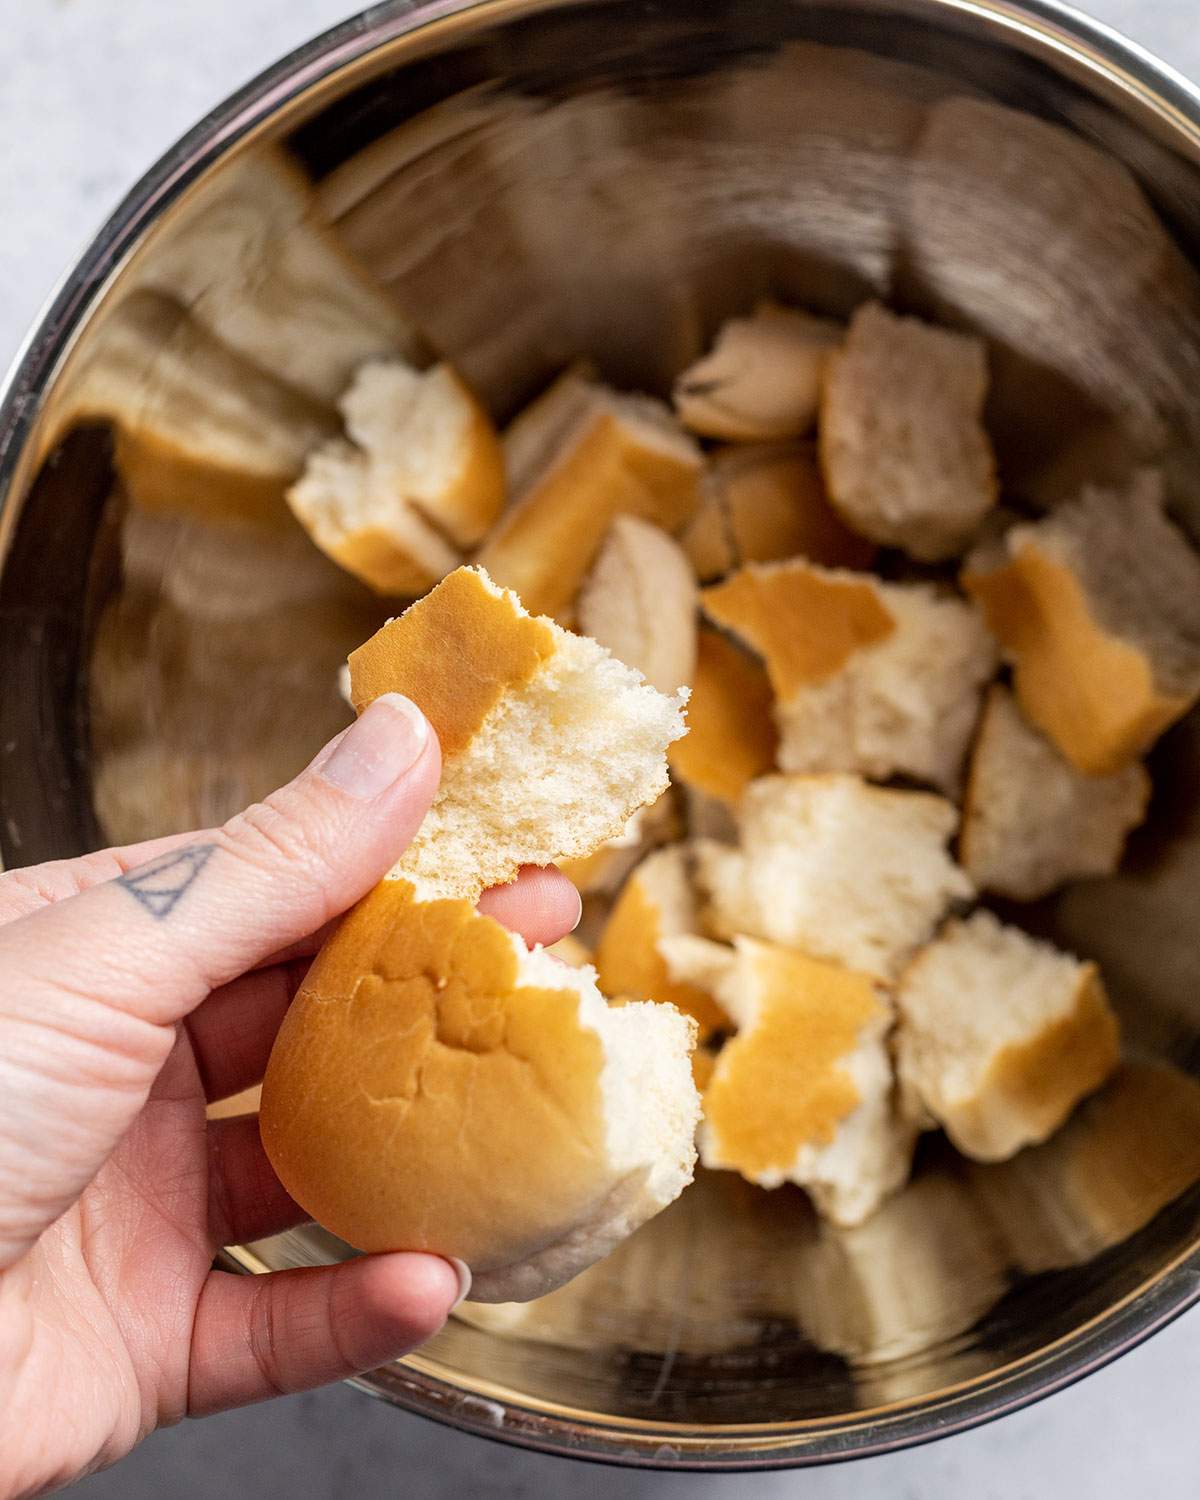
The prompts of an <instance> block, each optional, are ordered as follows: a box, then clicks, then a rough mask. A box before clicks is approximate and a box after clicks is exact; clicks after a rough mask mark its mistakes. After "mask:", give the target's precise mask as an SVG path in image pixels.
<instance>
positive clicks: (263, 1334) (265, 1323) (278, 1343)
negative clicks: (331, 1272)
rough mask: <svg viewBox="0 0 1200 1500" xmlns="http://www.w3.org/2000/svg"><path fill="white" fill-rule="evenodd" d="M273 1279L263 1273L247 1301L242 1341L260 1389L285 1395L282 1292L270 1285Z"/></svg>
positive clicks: (287, 1392) (283, 1294)
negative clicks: (244, 1341)
mask: <svg viewBox="0 0 1200 1500" xmlns="http://www.w3.org/2000/svg"><path fill="white" fill-rule="evenodd" d="M274 1280H275V1278H274V1277H271V1276H266V1277H263V1278H262V1280H261V1282H260V1283H259V1285H258V1289H257V1295H256V1296H254V1297H253V1298H252V1299H251V1301H250V1306H249V1311H248V1315H247V1324H246V1341H247V1346H248V1348H249V1351H250V1357H251V1359H252V1360H253V1361H254V1367H255V1369H256V1370H257V1371H258V1373H259V1375H260V1376H261V1378H262V1382H263V1387H264V1389H265V1390H267V1391H269V1392H270V1393H271V1395H273V1396H286V1395H288V1394H289V1393H290V1387H289V1385H288V1383H287V1380H286V1378H285V1376H284V1373H283V1361H282V1351H283V1339H284V1328H283V1325H284V1323H285V1322H286V1319H285V1318H284V1317H283V1315H282V1310H281V1307H280V1304H281V1302H282V1301H283V1298H284V1297H285V1296H286V1293H285V1291H284V1289H283V1288H282V1287H281V1286H279V1285H274V1286H272V1285H271V1283H272V1282H273V1281H274Z"/></svg>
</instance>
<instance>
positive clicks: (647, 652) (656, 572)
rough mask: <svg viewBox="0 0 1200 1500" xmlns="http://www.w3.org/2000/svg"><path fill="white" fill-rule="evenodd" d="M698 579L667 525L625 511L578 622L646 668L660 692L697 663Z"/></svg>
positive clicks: (683, 682) (681, 681)
mask: <svg viewBox="0 0 1200 1500" xmlns="http://www.w3.org/2000/svg"><path fill="white" fill-rule="evenodd" d="M697 606H698V595H697V590H696V580H695V577H694V576H693V573H692V568H691V565H690V563H689V562H688V559H687V555H686V553H685V552H684V551H683V549H682V548H681V547H680V545H679V543H678V542H676V541H675V540H674V539H673V538H672V537H670V536H668V535H667V533H666V532H665V531H663V529H662V528H661V527H660V526H653V525H651V523H650V522H649V521H643V520H642V519H641V518H640V517H638V516H617V517H616V518H615V520H614V521H613V523H612V525H611V526H610V527H609V528H608V534H607V536H606V537H605V539H604V543H603V545H602V546H601V548H600V551H599V553H598V555H597V557H596V561H595V563H594V564H593V566H592V570H591V572H590V573H589V574H588V576H587V579H586V580H585V582H584V585H583V588H582V589H581V590H580V594H579V599H578V602H577V605H576V609H575V621H576V626H577V628H578V630H579V632H580V634H581V635H588V636H591V638H592V639H593V640H594V641H596V642H598V644H599V645H601V646H603V647H604V648H605V649H606V650H608V651H611V652H612V654H613V655H614V656H615V657H616V658H617V660H618V661H623V662H624V663H625V665H626V666H627V667H633V668H634V669H635V670H636V671H638V672H640V673H641V674H642V676H643V677H644V678H645V679H646V681H647V682H648V683H649V684H650V686H651V687H656V688H657V689H658V690H659V692H660V693H673V692H675V690H676V689H677V688H681V687H686V686H688V685H689V684H690V683H691V681H692V678H693V676H694V675H695V671H696V614H697Z"/></svg>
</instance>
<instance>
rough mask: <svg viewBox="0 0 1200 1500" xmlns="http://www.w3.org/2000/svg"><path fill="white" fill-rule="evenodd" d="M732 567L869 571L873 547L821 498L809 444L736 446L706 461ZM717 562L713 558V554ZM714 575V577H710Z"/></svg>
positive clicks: (821, 487)
mask: <svg viewBox="0 0 1200 1500" xmlns="http://www.w3.org/2000/svg"><path fill="white" fill-rule="evenodd" d="M706 488H707V489H709V490H710V491H711V492H712V493H713V494H714V495H715V497H716V501H717V505H718V506H719V508H720V510H721V512H722V515H723V518H724V525H725V529H726V532H727V535H728V538H729V551H730V554H731V559H732V562H731V564H730V565H727V566H726V567H725V568H719V569H717V570H716V572H717V573H720V572H727V571H728V567H729V566H732V565H733V563H736V564H737V565H741V564H744V563H750V562H776V561H778V560H780V559H782V558H785V557H806V558H808V559H809V560H810V561H811V562H817V563H823V564H824V565H825V566H826V567H830V568H869V567H870V566H871V563H872V561H873V559H874V557H875V547H874V546H873V544H872V543H871V542H869V541H867V540H866V539H865V538H863V537H861V536H858V535H857V534H856V533H855V532H853V531H851V530H850V529H849V528H848V527H847V526H846V525H844V524H843V522H842V520H841V518H840V517H839V516H838V514H837V512H836V511H835V510H834V509H833V507H832V506H831V505H830V504H829V501H828V500H827V499H826V497H825V485H824V481H823V480H822V478H821V470H820V467H819V465H818V463H817V457H816V453H815V451H814V449H813V447H812V445H811V444H809V443H754V444H746V445H739V444H733V445H731V446H729V447H727V448H720V449H718V450H717V451H716V452H715V453H714V454H713V455H712V458H711V460H710V464H709V475H708V480H707V484H706ZM714 560H715V554H714ZM713 576H715V574H714V575H713Z"/></svg>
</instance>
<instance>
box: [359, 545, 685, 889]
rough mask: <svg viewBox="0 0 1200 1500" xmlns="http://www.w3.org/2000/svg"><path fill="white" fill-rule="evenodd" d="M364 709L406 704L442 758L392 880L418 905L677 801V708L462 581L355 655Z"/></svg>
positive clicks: (620, 669) (490, 587)
mask: <svg viewBox="0 0 1200 1500" xmlns="http://www.w3.org/2000/svg"><path fill="white" fill-rule="evenodd" d="M350 678H351V685H352V695H353V699H354V706H355V708H356V709H357V710H358V711H359V712H361V711H362V709H363V708H365V707H366V705H367V704H368V703H370V702H371V701H372V700H373V699H375V698H377V697H379V695H380V694H381V693H387V692H396V693H403V694H404V695H405V696H406V697H408V698H411V699H412V700H413V702H414V703H416V704H417V705H418V706H419V707H420V708H421V709H422V710H423V712H424V713H425V715H426V717H427V718H428V719H429V721H430V723H431V724H432V725H433V728H434V729H435V731H436V732H437V735H438V739H439V741H440V743H441V748H442V779H441V784H440V785H439V787H438V791H437V795H436V796H435V798H434V801H433V806H432V808H431V809H430V811H429V813H428V814H427V816H426V818H425V821H424V823H422V825H421V828H420V831H419V832H418V833H417V836H416V838H415V839H414V840H413V842H412V843H411V844H410V845H409V848H408V850H407V852H406V853H405V854H404V856H403V857H402V858H401V859H400V861H399V862H398V863H397V865H396V866H395V869H394V870H393V872H392V873H393V875H395V876H397V877H400V878H403V879H406V880H410V881H411V882H412V883H413V884H414V886H415V887H416V889H417V892H418V895H420V896H421V897H422V898H430V897H434V896H461V897H463V898H465V899H468V900H476V899H477V898H478V896H479V894H480V892H481V891H483V890H484V889H485V888H487V887H488V886H493V885H505V884H507V883H508V882H509V881H511V880H513V879H515V878H516V875H517V872H518V870H519V869H520V867H521V865H523V864H533V865H549V864H554V863H555V862H556V861H557V860H559V859H565V858H570V857H572V856H582V855H586V854H589V853H591V852H592V850H594V849H595V848H596V847H597V846H598V845H599V844H601V843H603V842H604V841H605V840H606V839H610V838H616V837H618V836H619V835H620V834H621V833H622V832H623V831H624V829H625V828H626V826H627V824H628V822H629V819H630V818H631V817H632V816H633V814H634V813H635V812H636V811H637V809H638V808H639V807H642V806H645V805H648V804H649V803H652V802H654V801H655V800H656V799H657V798H658V797H660V796H661V795H662V793H663V792H664V791H666V788H667V779H668V778H667V765H666V757H665V751H666V748H667V745H668V744H669V743H670V742H671V741H672V740H673V739H675V738H677V737H678V736H679V735H681V734H682V733H683V732H684V723H683V714H682V712H681V710H682V706H683V704H684V703H685V702H686V693H685V692H684V691H681V692H680V693H679V694H678V695H677V697H676V698H675V699H674V700H672V699H669V698H665V697H664V696H663V695H662V694H661V693H658V692H656V691H655V690H654V689H653V688H650V687H647V686H646V684H645V683H644V682H642V680H641V678H640V677H639V676H638V675H637V673H636V672H634V671H632V670H631V669H630V668H629V667H626V666H623V665H622V664H621V663H620V662H618V661H615V660H614V659H613V658H612V657H611V656H610V655H609V654H608V652H606V651H605V650H604V649H603V648H602V647H600V646H597V645H596V643H595V642H594V641H589V640H587V639H585V638H583V637H581V636H574V635H570V634H569V633H568V632H567V631H565V630H562V629H561V628H560V627H559V626H557V625H555V624H554V622H553V621H551V620H546V619H537V618H535V617H533V616H532V615H529V614H527V613H526V611H525V610H524V609H523V608H522V607H521V604H520V601H519V600H518V599H517V597H516V595H514V594H512V593H509V592H508V591H507V590H504V589H499V588H497V587H496V586H495V584H494V583H492V581H491V580H490V579H489V578H488V576H487V575H486V573H484V572H482V570H480V569H478V568H459V569H457V570H456V571H455V572H453V573H451V574H450V575H449V577H447V578H446V579H444V580H443V581H442V583H441V584H439V585H438V587H437V588H435V589H433V590H432V591H431V592H430V593H428V594H426V595H425V597H424V598H423V599H420V600H418V601H417V603H416V604H414V605H412V606H411V607H410V608H409V609H408V610H406V611H405V613H404V614H403V615H401V616H400V617H399V618H398V619H395V620H392V621H390V622H389V623H388V624H387V625H385V626H384V627H383V629H382V630H380V631H379V632H378V633H377V634H376V635H374V636H372V638H371V639H370V640H369V641H368V642H367V643H366V644H365V645H364V646H360V647H359V649H358V650H357V651H355V652H353V653H352V654H351V656H350Z"/></svg>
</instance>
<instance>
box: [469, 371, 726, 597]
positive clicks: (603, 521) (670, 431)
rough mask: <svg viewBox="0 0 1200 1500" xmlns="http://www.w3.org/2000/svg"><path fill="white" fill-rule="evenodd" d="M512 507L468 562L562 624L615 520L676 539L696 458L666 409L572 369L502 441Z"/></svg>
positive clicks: (689, 502) (692, 490) (692, 499)
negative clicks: (641, 523)
mask: <svg viewBox="0 0 1200 1500" xmlns="http://www.w3.org/2000/svg"><path fill="white" fill-rule="evenodd" d="M504 447H505V462H506V467H507V472H508V477H509V491H510V497H511V499H510V504H509V506H508V509H507V510H506V511H505V513H504V515H503V516H502V517H501V519H500V521H499V524H498V525H497V526H496V527H495V528H494V529H493V531H492V532H491V534H490V535H489V536H488V538H487V541H486V542H485V543H484V545H483V546H482V547H481V548H480V550H479V552H478V554H477V556H476V561H477V562H478V563H479V564H480V565H481V566H482V567H484V568H486V569H487V570H488V572H489V573H490V574H491V576H492V577H493V578H494V579H495V580H496V582H497V583H500V584H502V585H503V586H504V587H505V588H511V589H513V590H515V591H516V593H518V594H519V595H520V597H521V599H522V601H523V602H524V604H525V606H526V608H527V609H529V610H530V611H531V612H533V613H535V614H547V615H554V616H557V617H559V618H562V617H564V616H566V615H567V614H568V612H569V610H570V608H571V606H572V604H573V602H574V599H575V596H576V594H577V593H578V591H579V587H580V585H581V583H582V582H583V579H584V577H585V576H586V574H587V572H588V570H589V568H590V567H591V565H592V562H593V560H594V559H595V556H596V553H597V552H598V551H599V549H600V545H601V543H602V542H603V540H604V537H605V534H606V533H607V531H608V528H609V526H610V525H611V524H612V521H613V519H614V517H616V516H619V515H634V516H640V517H641V518H642V519H643V520H646V521H652V522H654V523H655V524H656V525H658V526H661V527H663V528H664V530H666V531H669V532H672V533H673V532H676V531H678V530H679V529H680V528H681V527H682V526H683V525H684V524H685V523H686V522H687V521H688V520H689V518H690V517H691V515H692V514H693V512H694V511H695V509H696V506H697V504H698V502H699V492H700V477H701V474H702V472H703V468H704V457H703V454H702V453H701V452H700V449H699V447H698V446H697V445H696V443H695V442H694V441H693V440H692V439H691V438H690V437H688V435H687V434H686V433H685V432H684V431H683V430H682V428H680V426H679V424H678V423H677V422H676V421H675V419H674V417H673V416H672V414H671V412H670V409H669V408H668V407H666V406H665V405H663V403H662V402H660V401H655V400H653V399H652V398H651V397H649V396H626V395H619V394H617V393H616V392H615V391H612V390H609V389H608V388H607V387H606V386H603V385H600V384H598V383H596V382H595V381H593V380H592V379H591V378H590V377H589V376H588V374H587V372H586V370H585V369H583V368H579V367H574V368H572V369H571V370H568V371H567V372H566V373H565V374H564V375H562V376H561V377H560V378H559V380H558V381H556V382H555V383H554V385H552V386H551V387H550V389H549V390H548V391H547V392H545V393H544V394H543V395H542V396H541V397H539V398H538V400H537V401H535V402H534V403H533V406H532V407H531V408H530V409H529V410H528V411H527V412H525V413H522V415H521V416H519V417H518V418H517V419H516V421H515V422H514V423H513V425H512V427H511V428H510V429H509V431H508V432H507V433H506V434H505V439H504Z"/></svg>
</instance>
